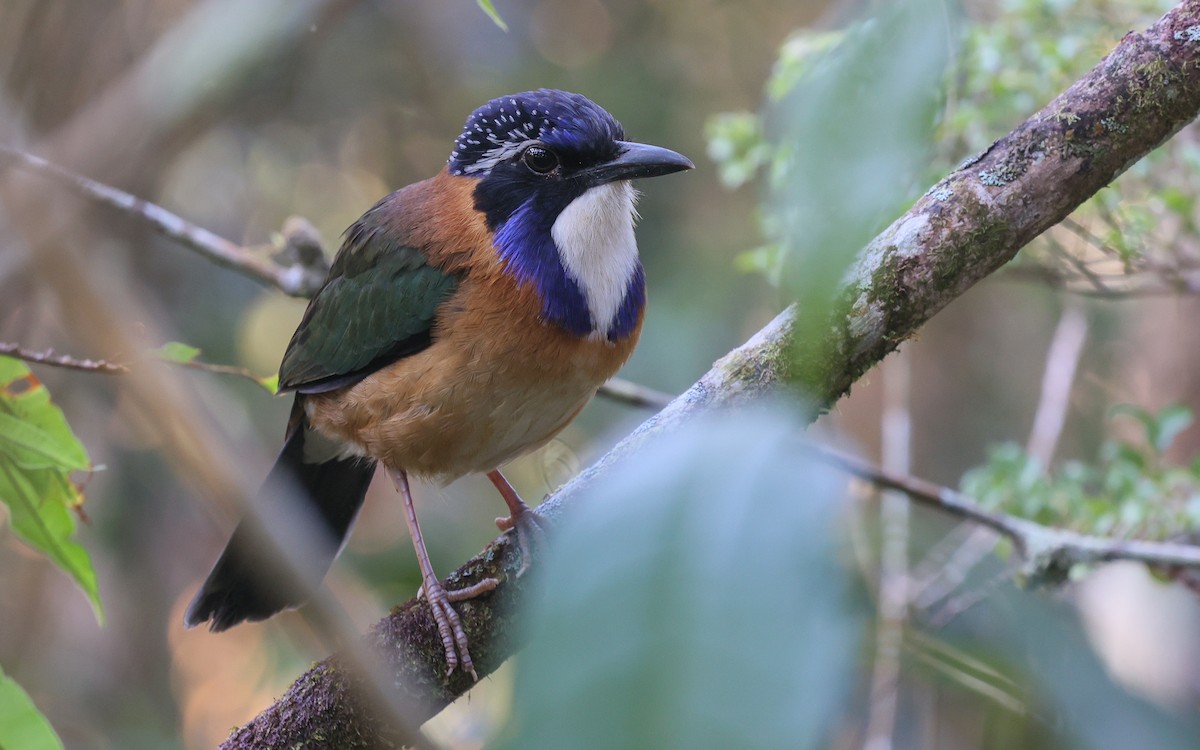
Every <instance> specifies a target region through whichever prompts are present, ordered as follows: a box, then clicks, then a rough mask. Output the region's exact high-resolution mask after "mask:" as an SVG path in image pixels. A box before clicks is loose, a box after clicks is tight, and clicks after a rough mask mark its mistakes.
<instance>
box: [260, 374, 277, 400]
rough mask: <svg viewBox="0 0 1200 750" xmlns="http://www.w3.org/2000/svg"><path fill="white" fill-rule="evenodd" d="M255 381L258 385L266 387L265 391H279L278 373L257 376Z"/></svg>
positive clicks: (272, 392) (271, 392)
mask: <svg viewBox="0 0 1200 750" xmlns="http://www.w3.org/2000/svg"><path fill="white" fill-rule="evenodd" d="M256 382H257V383H258V384H259V385H261V386H262V387H263V388H266V389H267V392H268V393H270V394H271V395H274V394H276V393H279V373H275V374H274V375H267V376H266V377H261V378H257V379H256Z"/></svg>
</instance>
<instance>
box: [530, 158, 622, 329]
mask: <svg viewBox="0 0 1200 750" xmlns="http://www.w3.org/2000/svg"><path fill="white" fill-rule="evenodd" d="M636 200H637V191H635V190H634V189H633V185H632V184H631V183H630V182H629V181H628V180H621V181H619V182H609V183H606V184H604V185H599V186H597V187H594V188H590V189H589V190H588V191H587V192H586V193H584V194H583V195H581V196H579V197H578V198H576V199H575V200H573V201H571V203H570V204H569V205H568V206H567V207H566V208H564V209H563V210H562V213H560V214H559V215H558V218H557V219H555V220H554V226H553V227H552V228H551V230H550V236H551V237H553V238H554V244H555V245H557V246H558V255H559V257H560V258H561V259H562V264H563V268H565V269H566V271H567V275H568V276H570V277H571V278H572V279H573V280H574V281H575V283H576V284H579V289H580V291H581V292H583V298H584V299H585V300H587V305H588V310H589V311H590V312H591V315H592V325H593V326H594V327H593V329H592V336H594V337H595V336H600V337H602V336H604V335H605V334H607V333H608V329H609V328H610V327H611V326H612V324H613V321H614V320H615V319H616V317H617V312H618V311H619V310H620V309H621V303H622V302H624V301H625V293H626V292H627V291H628V290H629V282H630V280H631V279H632V278H633V275H634V274H635V273H636V272H637V266H638V251H637V240H636V239H635V238H634V236H633V223H634V221H635V220H636V219H637V211H636V210H634V207H633V206H634V203H635V201H636Z"/></svg>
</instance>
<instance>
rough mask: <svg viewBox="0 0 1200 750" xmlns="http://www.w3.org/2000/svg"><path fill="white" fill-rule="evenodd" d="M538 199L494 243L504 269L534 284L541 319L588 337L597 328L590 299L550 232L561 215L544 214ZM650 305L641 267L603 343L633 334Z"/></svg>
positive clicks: (506, 225) (502, 229)
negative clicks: (575, 277) (589, 302)
mask: <svg viewBox="0 0 1200 750" xmlns="http://www.w3.org/2000/svg"><path fill="white" fill-rule="evenodd" d="M537 204H538V199H537V197H536V196H535V197H533V198H530V199H529V200H527V201H525V203H523V204H521V206H520V208H518V209H517V210H516V211H514V212H513V213H512V215H511V216H510V217H509V218H508V220H507V221H505V222H504V223H503V224H501V225H500V227H499V228H498V229H497V230H496V236H495V243H496V248H497V249H498V250H499V251H500V259H501V260H502V261H503V262H504V267H505V269H506V270H507V271H508V272H509V273H510V274H512V275H513V276H514V277H516V279H517V281H518V282H519V283H522V284H533V287H534V289H535V290H536V291H537V294H538V298H539V299H540V300H541V302H542V309H541V316H542V319H543V320H546V321H548V322H551V323H554V324H555V325H558V326H560V327H562V328H563V329H565V330H566V331H567V332H568V333H571V334H572V335H575V336H579V337H580V338H582V337H584V336H588V335H590V334H591V333H592V331H593V329H594V328H595V325H596V324H595V322H594V321H593V320H592V312H591V309H590V308H588V303H587V298H586V297H584V294H583V290H582V289H580V287H579V284H578V282H576V281H575V279H572V278H571V276H570V275H569V274H568V273H567V269H566V268H565V267H564V266H563V263H562V258H561V257H560V256H559V254H558V246H557V245H555V244H554V238H553V237H552V236H551V228H552V227H553V226H554V220H555V219H556V218H557V217H558V213H557V212H553V211H545V210H540V208H541V207H539V206H538V205H537ZM645 305H646V274H645V272H644V271H643V270H642V264H641V263H638V264H637V270H636V271H635V272H634V274H633V276H632V277H630V279H629V286H628V287H627V288H626V291H625V299H624V300H623V301H622V302H621V307H620V308H619V309H618V310H617V315H616V317H615V318H613V321H612V323H611V324H610V325H609V328H608V330H607V331H605V332H604V333H605V338H607V339H608V340H609V341H618V340H620V339H623V338H625V337H626V336H628V335H630V334H631V333H633V330H634V328H635V327H636V326H637V322H638V317H639V315H640V314H641V312H642V308H643V307H645Z"/></svg>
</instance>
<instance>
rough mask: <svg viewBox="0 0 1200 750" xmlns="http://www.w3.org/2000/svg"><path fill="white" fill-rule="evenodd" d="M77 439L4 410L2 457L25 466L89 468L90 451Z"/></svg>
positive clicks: (0, 442) (1, 417)
mask: <svg viewBox="0 0 1200 750" xmlns="http://www.w3.org/2000/svg"><path fill="white" fill-rule="evenodd" d="M81 448H82V446H80V445H79V441H77V440H70V441H67V440H63V439H62V438H61V436H56V435H53V434H51V433H49V432H46V431H45V430H42V429H40V428H38V427H37V426H35V425H33V424H30V423H29V422H27V421H25V420H23V419H19V418H17V417H15V416H13V415H12V414H6V413H4V412H0V458H7V459H8V460H11V461H13V462H14V463H16V464H17V466H19V467H21V468H22V469H63V470H65V471H72V470H76V469H78V470H83V469H86V468H88V465H87V455H86V454H85V453H83V452H82V450H81Z"/></svg>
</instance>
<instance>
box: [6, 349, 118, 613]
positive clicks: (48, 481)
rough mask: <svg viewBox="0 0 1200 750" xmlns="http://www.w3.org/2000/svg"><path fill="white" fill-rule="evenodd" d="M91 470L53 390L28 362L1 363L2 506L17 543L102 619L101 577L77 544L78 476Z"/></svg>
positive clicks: (79, 494) (81, 503) (83, 550)
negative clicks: (56, 571) (75, 588)
mask: <svg viewBox="0 0 1200 750" xmlns="http://www.w3.org/2000/svg"><path fill="white" fill-rule="evenodd" d="M91 469H92V465H91V462H90V461H89V460H88V455H87V451H86V450H84V447H83V444H82V443H80V442H79V439H78V438H76V437H75V434H74V433H73V432H72V431H71V427H70V425H68V424H67V420H66V417H64V416H63V413H62V410H60V409H59V408H58V406H57V405H56V404H55V403H54V402H53V401H51V400H50V393H49V391H47V390H46V387H45V386H44V385H42V383H41V381H39V380H38V379H37V378H36V377H35V376H34V375H33V373H31V372H30V371H29V368H28V367H26V366H25V364H24V363H23V362H21V361H20V360H17V359H13V358H11V357H0V502H2V503H4V505H5V506H6V507H7V508H8V514H9V523H11V524H12V529H13V531H15V532H16V534H17V536H19V537H20V538H21V539H23V540H24V541H25V542H27V543H28V544H29V545H30V546H32V547H33V548H34V549H36V550H38V551H39V552H41V553H42V554H44V555H45V556H46V557H47V558H49V559H50V561H51V562H53V563H54V564H55V565H57V566H58V567H59V568H61V569H62V570H63V572H65V573H66V574H67V575H69V576H70V577H71V578H72V579H73V580H74V581H75V583H76V584H78V585H79V587H80V588H81V589H82V590H83V592H84V594H86V595H87V598H88V601H90V602H91V604H92V608H93V609H94V610H95V613H96V618H97V619H102V618H103V615H102V610H101V608H100V592H99V589H98V588H97V584H96V571H95V570H94V569H93V567H92V561H91V558H90V557H89V556H88V553H87V550H85V549H84V548H83V547H82V546H80V545H79V544H77V543H76V542H74V541H73V540H72V537H74V535H75V517H74V513H75V511H78V510H79V509H80V508H81V506H82V505H83V493H82V492H81V491H80V489H79V487H78V486H77V485H76V484H75V483H74V482H73V481H72V474H73V473H74V472H86V471H91Z"/></svg>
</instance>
